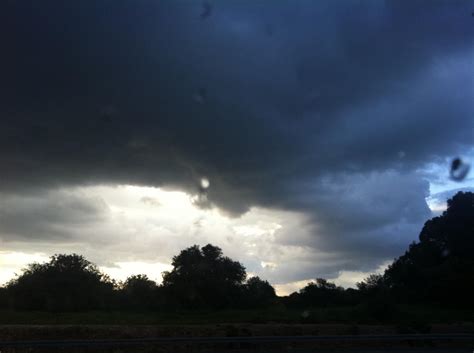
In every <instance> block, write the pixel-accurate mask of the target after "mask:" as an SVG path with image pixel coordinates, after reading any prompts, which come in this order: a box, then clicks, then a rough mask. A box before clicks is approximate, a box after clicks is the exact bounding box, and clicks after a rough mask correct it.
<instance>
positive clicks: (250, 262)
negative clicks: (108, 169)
mask: <svg viewBox="0 0 474 353" xmlns="http://www.w3.org/2000/svg"><path fill="white" fill-rule="evenodd" d="M199 187H200V189H199V190H197V191H196V193H200V192H203V189H204V190H205V189H208V188H210V187H212V184H211V182H210V181H209V180H208V179H207V178H204V177H203V178H202V179H201V180H200V184H199ZM195 196H196V195H193V194H188V193H185V192H183V191H168V190H163V189H160V188H156V187H146V186H136V185H96V186H86V187H73V188H62V189H58V190H50V191H49V192H48V194H47V198H46V199H45V198H44V196H42V195H40V196H38V199H39V200H38V205H40V206H41V207H42V208H51V210H52V211H55V210H56V207H57V205H60V206H61V209H62V211H63V212H65V213H66V214H67V215H68V217H67V220H66V221H64V220H61V221H60V222H61V223H58V222H59V221H58V220H57V218H54V217H53V218H52V219H50V220H45V219H42V220H41V222H43V223H44V222H46V223H49V224H48V226H47V227H46V228H45V230H44V232H45V234H46V235H35V237H33V238H32V237H31V236H26V237H23V238H20V240H16V241H15V242H11V241H10V242H6V241H5V242H4V243H3V244H2V248H3V250H5V251H3V252H2V253H0V264H1V266H0V282H1V283H2V284H4V283H6V282H7V281H8V280H10V279H11V278H12V277H13V276H14V274H15V273H17V274H18V273H20V272H21V269H23V268H25V267H26V265H27V264H29V263H33V262H45V261H48V258H49V256H51V255H53V254H57V253H73V252H75V253H79V254H81V255H84V256H85V258H86V259H88V260H90V261H92V262H93V263H95V264H96V265H97V266H98V267H99V269H100V270H102V271H103V272H105V273H106V274H108V275H109V276H111V277H112V278H114V279H117V280H125V279H126V278H127V277H128V276H130V275H133V274H146V275H147V276H148V277H149V278H150V279H152V280H155V281H157V282H161V279H162V278H161V273H162V272H163V271H166V270H169V269H170V268H171V267H170V264H171V261H172V257H173V256H174V255H177V254H178V253H179V252H180V251H181V250H183V249H185V248H187V247H189V246H192V245H194V244H198V245H201V246H203V245H205V244H207V243H212V244H214V245H217V246H219V247H221V248H222V249H223V251H224V254H225V255H226V256H229V257H231V258H232V259H234V260H238V261H240V262H242V263H243V264H244V266H245V267H246V268H247V272H248V273H249V274H250V275H258V276H260V277H262V278H265V279H268V280H269V281H271V282H273V283H276V282H277V281H287V280H289V279H285V276H286V275H285V274H282V273H281V271H282V269H285V268H287V267H291V266H292V263H293V262H294V261H295V260H296V261H297V260H299V259H300V258H301V257H302V255H305V256H308V251H309V250H308V249H307V248H305V247H304V246H297V245H288V244H286V243H285V241H284V239H287V238H288V235H287V234H291V235H292V236H293V237H294V236H296V234H298V233H301V234H303V235H304V229H305V227H304V223H305V217H304V216H303V215H302V214H299V213H297V212H289V211H281V210H272V209H265V208H255V207H254V208H251V209H250V210H249V211H248V212H246V213H245V214H243V215H240V216H239V217H230V216H228V215H227V213H225V212H221V211H220V210H219V209H218V208H217V207H199V204H196V203H195V202H194V201H195ZM18 202H23V201H22V200H21V199H20V200H19V201H18ZM28 202H31V200H30V199H28ZM35 204H36V202H35ZM38 207H39V206H38ZM83 210H86V211H87V217H85V216H84V215H83V214H81V212H82V211H83ZM33 225H34V224H33ZM58 225H59V226H60V228H59V227H58ZM57 229H61V232H62V233H60V234H59V235H56V236H55V237H54V238H51V237H48V236H47V234H48V233H49V231H50V230H57ZM37 231H38V230H37V229H36V228H35V230H34V233H37ZM281 232H283V233H282V234H281ZM32 234H33V233H32ZM0 235H1V234H0ZM5 239H7V238H6V237H5ZM280 265H282V266H280ZM293 267H294V268H297V267H298V265H297V264H295V265H293Z"/></svg>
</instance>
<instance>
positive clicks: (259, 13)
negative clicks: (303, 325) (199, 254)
mask: <svg viewBox="0 0 474 353" xmlns="http://www.w3.org/2000/svg"><path fill="white" fill-rule="evenodd" d="M0 6H1V10H0V13H1V15H0V16H1V18H0V23H1V24H0V33H2V34H1V36H2V56H1V57H0V74H1V77H2V84H1V85H2V88H3V89H2V91H1V92H0V94H1V97H0V99H1V101H2V104H1V107H0V115H1V120H0V166H1V170H2V171H1V175H0V192H1V193H2V195H5V197H6V198H5V199H4V200H8V202H7V201H3V202H2V205H1V209H0V217H1V219H2V220H3V222H2V225H1V230H0V231H1V233H0V234H1V237H2V238H3V239H4V241H8V242H10V241H13V240H15V241H17V240H18V239H35V238H48V237H57V239H58V241H67V239H68V237H69V236H71V234H70V233H71V231H70V230H68V229H67V228H68V227H70V225H71V222H72V223H74V222H76V221H77V222H82V223H87V224H90V223H91V222H92V223H94V224H95V223H101V222H102V223H103V222H104V221H103V218H101V217H107V212H108V211H107V208H106V207H105V208H104V207H103V206H104V205H102V204H101V203H100V202H98V201H97V200H92V199H88V202H87V205H85V204H82V203H81V202H82V201H79V200H76V199H74V198H73V199H68V201H67V202H68V203H67V205H66V206H67V207H62V204H61V203H58V201H57V200H56V199H55V201H52V200H51V199H50V197H49V196H48V195H50V194H49V193H51V192H53V191H52V190H58V189H59V190H63V191H62V192H64V193H67V192H68V191H67V190H68V188H76V187H78V186H84V185H98V184H107V185H115V184H135V185H145V186H156V187H161V188H164V189H166V190H179V191H183V192H186V193H187V194H189V195H196V197H195V199H194V203H195V205H198V206H201V207H203V208H205V209H212V207H217V208H218V209H220V210H221V211H222V212H224V213H225V214H226V215H230V216H232V217H236V216H240V215H242V214H244V213H245V212H247V211H249V210H251V209H252V208H255V207H259V208H262V209H273V210H279V211H289V212H294V213H297V214H300V215H304V217H307V218H308V219H309V221H308V222H307V223H304V224H305V225H304V227H303V226H302V225H301V227H303V228H305V229H304V230H302V231H298V227H297V226H295V227H283V228H282V229H281V230H279V231H277V232H276V233H275V237H276V238H275V239H276V240H275V241H276V242H277V243H278V244H283V245H285V244H286V245H287V246H288V245H292V246H297V247H299V248H304V249H306V250H305V251H306V253H307V254H308V256H307V258H306V257H305V256H301V257H299V259H300V260H299V261H301V262H304V263H299V264H296V262H295V265H294V268H293V267H292V266H293V265H288V267H286V268H285V270H284V271H283V270H281V271H280V272H278V274H279V275H281V276H282V278H283V277H285V278H286V279H287V280H291V281H297V280H301V279H305V278H314V277H315V275H314V273H315V272H318V271H319V272H318V273H321V275H325V274H326V275H328V276H331V275H332V273H333V272H334V271H335V268H336V267H337V266H339V269H341V270H342V269H351V270H368V269H370V268H375V267H377V266H378V265H380V263H382V262H383V261H385V260H386V259H387V258H391V257H393V256H396V255H397V254H399V252H400V250H401V249H402V248H403V247H405V246H406V244H407V243H408V242H409V241H411V240H412V239H414V238H415V237H416V234H417V232H418V231H419V229H420V226H421V224H422V223H423V221H424V220H425V219H426V218H427V217H429V215H430V213H429V209H428V208H427V205H426V203H425V198H426V197H427V196H428V193H429V190H428V183H427V182H426V181H423V178H422V174H421V173H419V170H420V169H423V167H424V166H425V165H428V164H430V163H438V162H440V161H442V160H444V158H446V157H451V156H454V155H457V154H463V153H464V152H466V151H467V150H468V149H469V147H470V145H472V140H473V136H474V120H473V119H472V117H473V115H474V101H473V100H472V97H473V94H474V76H473V75H472V67H471V66H472V62H473V60H474V51H473V49H472V48H473V44H474V27H473V25H472V24H473V22H472V16H471V15H470V14H471V12H472V4H471V3H470V2H469V1H456V2H452V1H436V2H430V3H426V2H425V1H410V2H403V3H402V2H399V1H379V2H366V3H361V2H360V1H349V0H348V1H344V2H337V3H335V2H332V1H326V2H321V1H318V2H313V1H306V0H298V1H278V2H272V4H271V5H270V4H269V3H267V2H254V1H226V2H225V3H224V2H223V3H221V2H216V3H215V4H213V10H212V13H211V14H210V16H207V17H205V18H202V17H201V16H200V15H201V12H202V9H201V4H200V3H195V4H191V3H189V2H185V1H172V2H171V1H154V2H150V1H144V0H138V1H130V0H118V1H114V2H111V1H100V2H99V1H92V0H85V1H77V2H63V1H55V0H46V1H41V2H32V1H8V2H3V3H2V4H1V5H0ZM203 178H206V180H208V181H209V182H210V184H209V187H208V188H203V187H202V183H201V181H202V179H203ZM54 192H56V191H54ZM38 193H43V194H44V195H45V196H44V200H42V201H40V203H41V206H39V204H38V203H35V201H34V200H33V201H32V202H31V203H29V202H25V201H27V199H28V198H29V197H32V196H31V195H37V194H38ZM76 196H77V195H76ZM76 196H74V197H76ZM144 197H145V199H144V202H145V203H148V205H151V204H152V203H153V200H150V199H146V197H148V196H144ZM57 198H58V199H61V196H57ZM64 202H66V201H64ZM66 209H67V210H68V211H66ZM68 212H72V213H73V214H74V216H71V214H69V213H68ZM71 217H73V218H71ZM19 219H24V220H25V222H18V220H19ZM73 219H74V221H72V220H73ZM286 221H287V222H290V223H291V222H292V221H291V220H290V219H289V218H288V219H287V220H286ZM61 222H65V223H67V224H68V226H67V227H64V226H61V224H62V223H61ZM51 224H55V226H54V227H51V226H50V225H51ZM306 227H307V229H306ZM288 229H291V230H292V233H291V234H288ZM95 230H96V231H98V229H95ZM103 231H104V235H103V237H104V238H106V235H105V233H106V232H105V230H103ZM98 238H100V237H95V238H94V241H100V240H98ZM183 238H185V237H184V235H183ZM77 241H78V242H80V241H79V240H77ZM82 241H83V242H86V239H85V238H82ZM90 241H92V239H91V240H90ZM89 244H90V242H89ZM180 244H181V243H180ZM283 245H282V246H283ZM269 249H271V247H269ZM321 251H325V252H326V254H327V256H328V257H331V259H333V258H334V259H339V260H337V261H336V260H329V259H326V260H325V261H326V262H325V264H329V263H331V264H333V265H332V267H331V269H329V268H328V269H327V270H326V269H323V268H322V267H323V266H322V265H321V261H319V262H318V263H317V264H316V260H315V259H316V258H317V256H316V257H315V256H311V254H312V253H318V252H321ZM330 254H332V255H330ZM294 256H297V255H294ZM236 257H239V256H238V255H237V256H236ZM340 259H344V261H341V260H340ZM262 261H263V260H262ZM268 261H270V260H268ZM270 262H272V261H270ZM318 266H319V267H318ZM270 268H271V266H270V267H268V272H271V271H270ZM291 271H295V272H294V273H296V274H295V275H293V276H290V275H289V273H290V272H291ZM292 273H293V272H292ZM290 277H295V278H290Z"/></svg>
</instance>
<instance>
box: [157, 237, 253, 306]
mask: <svg viewBox="0 0 474 353" xmlns="http://www.w3.org/2000/svg"><path fill="white" fill-rule="evenodd" d="M172 265H173V270H172V271H171V272H164V274H163V287H164V289H165V290H166V295H167V296H168V298H173V299H174V300H175V302H176V304H178V305H180V306H182V307H184V308H190V309H199V308H209V307H214V308H223V307H228V306H232V305H235V304H236V303H237V302H238V301H239V298H240V297H241V293H242V284H243V281H244V280H245V277H246V272H245V268H244V267H243V266H242V265H241V264H240V263H239V262H237V261H233V260H231V259H230V258H228V257H225V256H223V254H222V250H221V249H220V248H218V247H216V246H213V245H211V244H208V245H206V246H204V247H203V248H202V249H200V248H199V246H197V245H194V246H192V247H189V248H187V249H185V250H182V251H181V253H180V254H179V255H177V256H175V257H173V262H172Z"/></svg>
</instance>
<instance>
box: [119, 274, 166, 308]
mask: <svg viewBox="0 0 474 353" xmlns="http://www.w3.org/2000/svg"><path fill="white" fill-rule="evenodd" d="M122 294H123V301H124V307H127V308H129V309H135V310H149V309H155V308H156V307H157V306H158V303H156V301H157V299H158V298H157V295H158V286H157V285H156V283H155V282H154V281H152V280H150V279H149V278H148V277H147V276H146V275H134V276H130V277H128V278H127V279H126V280H125V282H124V283H123V285H122Z"/></svg>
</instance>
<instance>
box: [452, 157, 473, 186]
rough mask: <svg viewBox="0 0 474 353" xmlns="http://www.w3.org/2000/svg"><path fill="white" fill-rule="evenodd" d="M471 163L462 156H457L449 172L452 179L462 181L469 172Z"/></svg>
mask: <svg viewBox="0 0 474 353" xmlns="http://www.w3.org/2000/svg"><path fill="white" fill-rule="evenodd" d="M469 169H470V165H469V164H468V163H465V162H463V161H462V159H461V158H455V159H453V161H452V162H451V170H450V172H449V174H450V176H451V179H453V180H455V181H462V180H464V178H465V177H466V175H467V173H469Z"/></svg>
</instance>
